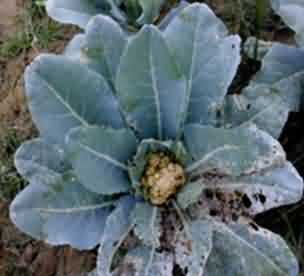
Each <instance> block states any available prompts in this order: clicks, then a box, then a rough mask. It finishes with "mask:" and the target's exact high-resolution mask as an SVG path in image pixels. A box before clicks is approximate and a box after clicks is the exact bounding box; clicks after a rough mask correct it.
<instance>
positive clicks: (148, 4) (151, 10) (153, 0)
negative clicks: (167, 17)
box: [137, 0, 166, 25]
mask: <svg viewBox="0 0 304 276" xmlns="http://www.w3.org/2000/svg"><path fill="white" fill-rule="evenodd" d="M138 2H139V4H140V6H141V8H142V14H141V16H140V17H139V18H138V19H137V23H138V24H140V25H144V24H151V23H153V22H154V20H155V19H156V18H157V17H158V16H159V15H160V10H161V7H162V6H163V5H164V3H165V2H166V1H165V0H138Z"/></svg>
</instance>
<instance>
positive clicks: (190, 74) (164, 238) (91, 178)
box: [10, 4, 303, 276]
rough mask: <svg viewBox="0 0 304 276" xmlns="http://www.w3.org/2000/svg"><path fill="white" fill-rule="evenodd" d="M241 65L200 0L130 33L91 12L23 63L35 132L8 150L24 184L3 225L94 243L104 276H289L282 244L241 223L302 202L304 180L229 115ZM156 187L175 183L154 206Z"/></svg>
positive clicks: (62, 240)
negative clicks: (59, 50) (67, 37)
mask: <svg viewBox="0 0 304 276" xmlns="http://www.w3.org/2000/svg"><path fill="white" fill-rule="evenodd" d="M239 63H240V38H239V37H238V36H236V35H229V34H228V32H227V29H226V27H225V26H224V24H223V23H222V22H221V21H220V20H219V19H218V18H217V17H216V16H215V15H214V14H213V12H212V11H211V10H210V9H209V8H208V7H207V6H206V5H204V4H193V5H189V6H187V7H186V8H185V9H183V10H182V11H181V12H180V13H179V14H177V15H176V17H175V18H174V19H173V20H172V21H171V22H170V23H169V24H168V26H167V27H166V29H165V30H163V31H160V30H159V29H157V28H156V27H154V26H152V25H145V26H144V27H143V28H142V30H140V31H139V32H138V33H137V34H136V35H134V36H132V37H126V35H125V33H124V32H123V31H122V30H121V27H120V26H119V24H118V23H116V22H115V21H113V20H112V19H110V18H109V17H106V16H101V15H98V16H96V17H94V18H93V19H92V20H91V21H90V22H89V24H88V26H87V27H86V32H85V34H83V35H78V36H76V37H75V39H74V40H73V41H72V42H71V44H70V45H69V46H68V47H67V49H66V52H65V56H55V55H41V56H39V57H38V58H36V59H35V61H34V62H33V63H32V64H31V65H30V66H29V67H28V68H27V70H26V74H25V82H26V93H27V98H28V102H29V108H30V111H31V114H32V117H33V120H34V122H35V124H36V126H37V128H38V130H39V132H40V138H38V139H35V140H32V141H29V142H26V143H25V144H23V145H22V146H21V147H20V149H19V150H18V151H17V153H16V158H15V159H16V167H17V169H18V171H19V173H20V174H21V175H23V176H24V178H26V179H27V180H28V181H29V182H30V184H29V186H27V187H26V188H25V190H24V191H22V192H21V193H20V194H19V195H18V196H17V197H16V199H15V200H14V202H13V203H12V205H11V208H10V215H11V218H12V220H13V222H14V223H15V224H16V225H17V226H18V228H19V229H21V230H22V231H24V232H25V233H27V234H29V235H31V236H33V237H35V238H37V239H42V240H45V241H47V242H48V243H50V244H53V245H61V244H69V245H71V246H73V247H75V248H79V249H92V248H94V247H95V246H97V245H98V244H100V247H99V256H98V264H97V271H96V272H97V274H98V275H102V276H104V275H140V276H142V275H144V276H148V275H149V276H150V275H151V276H152V275H153V276H155V275H163V276H166V275H168V276H171V275H173V271H174V270H175V269H176V268H177V267H179V269H180V270H181V271H183V273H184V274H185V275H189V276H192V275H193V276H197V275H221V274H223V273H226V274H227V275H248V276H249V275H282V276H283V275H284V276H285V275H292V276H296V275H297V274H298V264H297V261H296V259H295V257H294V256H293V254H292V253H291V251H290V250H289V249H288V247H287V245H286V244H285V242H284V241H283V240H282V239H281V238H280V237H278V236H277V235H275V234H273V233H271V232H269V231H266V230H264V229H261V228H256V227H254V228H253V227H252V226H251V224H250V223H248V222H245V221H246V220H249V219H250V218H251V217H252V216H254V215H255V214H257V213H260V212H264V211H266V210H268V209H270V208H274V207H277V206H280V205H285V204H290V203H294V202H296V201H298V200H300V198H301V196H302V191H303V182H302V179H301V177H300V176H299V175H298V173H297V172H296V170H295V169H294V167H293V166H292V165H291V164H290V163H289V162H288V161H287V160H286V156H285V153H284V151H283V149H282V147H281V145H280V144H279V142H278V141H276V140H275V138H274V137H273V136H272V135H271V134H269V133H268V132H267V130H268V129H269V128H267V126H266V125H264V128H263V129H264V130H261V128H260V125H259V121H258V120H256V121H255V120H250V119H248V118H250V116H254V114H253V113H252V112H249V111H247V113H246V114H245V113H242V116H241V117H235V116H234V117H233V116H232V113H231V112H230V113H229V112H227V109H228V107H227V101H228V97H230V96H227V95H226V94H227V90H228V87H229V85H230V84H231V82H232V80H233V78H234V76H235V74H236V71H237V68H238V65H239ZM260 93H261V97H264V98H265V97H266V96H265V95H267V93H266V92H265V93H266V94H263V93H264V92H263V91H261V92H260ZM258 95H259V94H258ZM266 98H267V97H266ZM267 99H268V98H267ZM259 107H260V106H259ZM223 110H224V111H225V112H223ZM233 118H237V120H235V121H234V120H232V119H233ZM255 118H256V117H255ZM229 120H231V121H233V124H228V123H227V122H228V121H229ZM223 122H225V124H224V123H223ZM267 123H268V122H265V124H267ZM270 125H271V128H270V129H272V130H274V131H276V132H279V131H280V126H277V128H278V129H277V128H276V127H275V126H274V125H273V124H270ZM151 156H152V157H151ZM155 160H156V161H155ZM156 174H158V176H157V175H156ZM150 176H152V177H151V178H150ZM143 178H144V180H143ZM155 179H156V180H155ZM174 181H175V182H174ZM145 183H147V184H145ZM155 185H157V189H158V190H157V189H156V190H157V192H156V194H157V195H159V194H158V192H159V191H161V194H163V191H164V190H163V189H164V185H167V186H168V187H169V188H170V189H171V190H170V193H167V191H165V193H164V194H166V197H165V198H162V200H161V201H153V200H152V195H154V193H152V192H151V191H154V190H153V188H154V186H155ZM231 196H235V197H236V198H235V199H234V200H232V201H231V200H229V202H226V199H227V198H229V197H231ZM231 202H232V203H231ZM155 203H156V204H155ZM229 204H230V205H231V206H230V205H229ZM228 207H229V208H228ZM227 210H228V211H227ZM214 212H217V213H219V214H220V215H218V216H214ZM242 218H246V220H244V219H242ZM224 221H225V222H226V223H224ZM126 249H127V250H126Z"/></svg>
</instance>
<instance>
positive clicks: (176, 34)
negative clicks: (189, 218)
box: [164, 4, 240, 124]
mask: <svg viewBox="0 0 304 276" xmlns="http://www.w3.org/2000/svg"><path fill="white" fill-rule="evenodd" d="M164 35H165V38H166V40H167V41H168V44H169V49H170V50H171V52H172V54H173V56H174V57H175V58H176V60H177V61H178V63H179V65H180V68H181V70H182V72H183V73H184V74H185V75H186V77H187V98H186V101H187V103H186V104H187V107H188V109H187V113H185V114H184V115H185V116H186V117H185V116H184V117H185V118H184V121H185V120H186V119H187V121H188V122H197V123H203V124H210V123H214V122H215V118H216V111H217V109H218V108H219V107H220V106H221V104H222V102H223V100H224V96H225V95H226V93H227V89H228V87H229V85H230V83H231V81H232V79H233V77H234V75H235V73H236V70H237V67H238V65H239V63H240V38H239V37H238V36H227V29H226V27H225V26H224V25H223V23H222V22H221V21H220V20H219V19H218V18H217V17H216V16H215V15H214V13H213V12H212V11H211V10H210V9H209V8H208V7H207V6H206V5H204V4H193V5H190V6H189V7H186V8H185V9H184V10H183V11H182V12H181V13H180V14H179V15H178V16H177V17H175V19H173V21H172V22H171V23H170V24H169V26H168V27H167V28H166V30H165V32H164Z"/></svg>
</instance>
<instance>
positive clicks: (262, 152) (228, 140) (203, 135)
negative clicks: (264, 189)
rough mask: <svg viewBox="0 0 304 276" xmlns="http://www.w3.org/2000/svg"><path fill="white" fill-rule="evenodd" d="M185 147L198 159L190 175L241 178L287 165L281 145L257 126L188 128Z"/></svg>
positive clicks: (197, 126) (195, 126)
mask: <svg viewBox="0 0 304 276" xmlns="http://www.w3.org/2000/svg"><path fill="white" fill-rule="evenodd" d="M185 143H186V147H187V149H188V150H189V152H190V153H191V155H192V157H193V158H194V162H193V163H192V164H190V165H189V166H188V167H187V172H188V173H190V174H192V173H194V172H195V171H198V172H197V173H199V174H201V173H203V172H208V171H209V172H210V171H212V170H216V171H217V173H220V174H224V175H233V176H240V175H243V174H252V173H254V172H258V171H260V170H263V169H267V168H269V167H272V166H273V165H274V164H282V163H283V162H284V161H285V153H284V150H283V148H282V147H281V145H280V143H279V142H278V141H276V140H275V139H273V138H272V137H271V136H270V135H269V134H267V133H266V132H263V131H261V130H259V129H257V128H256V127H254V126H249V127H246V128H235V129H223V128H214V127H210V126H201V125H198V124H192V125H187V126H186V127H185Z"/></svg>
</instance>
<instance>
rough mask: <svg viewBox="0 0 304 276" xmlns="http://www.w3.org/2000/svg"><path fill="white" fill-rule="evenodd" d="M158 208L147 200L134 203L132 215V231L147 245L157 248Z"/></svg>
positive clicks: (158, 235)
mask: <svg viewBox="0 0 304 276" xmlns="http://www.w3.org/2000/svg"><path fill="white" fill-rule="evenodd" d="M159 212H160V209H159V208H158V207H156V206H152V205H151V204H149V203H147V202H139V203H137V204H136V206H135V208H134V211H133V212H132V217H133V218H134V223H135V227H134V233H135V234H136V236H137V237H138V238H139V239H140V240H142V241H143V243H144V244H145V245H147V246H151V247H152V248H154V250H155V248H157V247H159V245H160V241H159V239H160V235H161V230H160V223H161V222H160V216H159V215H160V214H159Z"/></svg>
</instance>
